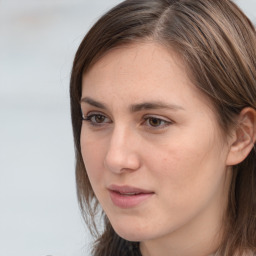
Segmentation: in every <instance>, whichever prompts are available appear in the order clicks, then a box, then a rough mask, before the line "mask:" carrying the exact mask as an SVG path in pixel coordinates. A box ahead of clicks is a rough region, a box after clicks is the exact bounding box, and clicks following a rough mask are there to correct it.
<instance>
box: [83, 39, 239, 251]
mask: <svg viewBox="0 0 256 256" xmlns="http://www.w3.org/2000/svg"><path fill="white" fill-rule="evenodd" d="M81 109H82V113H83V116H84V118H85V119H86V120H85V121H83V124H82V129H81V151H82V156H83V160H84V164H85V167H86V170H87V173H88V176H89V179H90V182H91V185H92V188H93V190H94V193H95V195H96V197H97V199H98V200H99V202H100V204H101V206H102V208H103V210H104V212H105V213H106V215H107V216H108V218H109V220H110V222H111V224H112V226H113V228H114V229H115V231H116V232H117V233H118V234H119V235H120V236H121V237H123V238H125V239H127V240H130V241H140V248H141V252H142V255H143V256H157V255H161V256H169V255H172V256H188V255H189V256H207V255H211V254H212V253H214V252H215V251H216V249H217V247H218V245H219V242H220V240H219V239H220V237H221V225H222V220H223V215H224V212H225V209H226V205H227V197H228V188H229V184H230V178H231V168H230V167H228V165H229V163H228V162H232V161H233V159H232V157H231V156H230V151H231V150H230V149H231V148H232V147H231V145H232V143H233V141H231V139H228V137H226V136H224V135H223V133H222V132H221V129H220V127H219V124H218V122H217V118H216V114H215V113H214V111H213V108H212V106H211V104H210V102H209V100H208V99H207V98H206V97H205V96H204V95H203V94H202V93H200V92H199V90H198V89H196V87H195V86H194V85H193V84H192V83H191V81H190V79H189V78H188V76H187V74H186V72H185V68H184V65H183V64H182V62H181V61H180V59H179V58H178V57H177V56H176V55H175V54H174V53H171V52H170V50H167V49H165V48H164V47H162V46H160V45H158V44H156V43H152V42H151V43H150V42H149V43H136V44H133V45H128V46H123V47H120V48H116V49H114V50H112V51H110V52H109V53H107V54H106V55H105V56H103V57H102V58H101V59H100V60H99V61H97V62H96V64H94V65H93V67H91V69H90V70H89V71H88V72H87V73H86V74H85V75H84V76H83V81H82V100H81ZM234 137H235V136H232V138H233V139H234ZM234 162H235V160H234V161H233V162H232V163H230V164H234ZM113 186H114V187H115V186H118V187H122V186H128V187H132V188H134V187H135V188H139V189H141V190H143V191H144V190H145V191H147V192H146V194H147V195H148V196H146V197H145V198H142V200H141V201H139V203H136V204H135V205H133V202H134V200H133V199H134V198H135V197H137V196H136V195H132V194H126V195H122V196H120V194H119V195H117V197H118V200H117V201H115V200H113V198H112V197H111V195H113V194H111V193H112V192H111V189H112V188H113ZM126 192H127V191H126ZM114 194H115V195H116V193H114ZM135 201H136V200H135ZM120 202H121V203H120ZM123 202H125V203H123ZM136 202H137V201H136ZM120 204H121V205H120Z"/></svg>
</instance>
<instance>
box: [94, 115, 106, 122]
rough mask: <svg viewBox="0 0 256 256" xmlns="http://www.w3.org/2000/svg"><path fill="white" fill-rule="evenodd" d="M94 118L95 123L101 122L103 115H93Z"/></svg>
mask: <svg viewBox="0 0 256 256" xmlns="http://www.w3.org/2000/svg"><path fill="white" fill-rule="evenodd" d="M95 120H96V122H97V123H102V122H103V121H104V116H101V115H97V116H95Z"/></svg>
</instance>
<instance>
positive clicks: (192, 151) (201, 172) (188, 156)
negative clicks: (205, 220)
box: [148, 136, 225, 194]
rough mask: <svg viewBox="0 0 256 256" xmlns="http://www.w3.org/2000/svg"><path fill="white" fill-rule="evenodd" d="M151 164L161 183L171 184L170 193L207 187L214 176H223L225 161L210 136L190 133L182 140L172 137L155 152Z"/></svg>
mask: <svg viewBox="0 0 256 256" xmlns="http://www.w3.org/2000/svg"><path fill="white" fill-rule="evenodd" d="M148 166H151V168H150V169H151V172H152V173H151V174H152V175H154V176H157V179H158V180H159V182H160V183H161V184H163V185H164V184H166V186H167V185H168V186H169V187H170V188H171V189H170V193H172V192H173V191H172V190H175V191H178V192H179V193H184V194H185V193H187V194H189V193H191V191H193V190H198V189H207V186H211V184H214V180H216V181H217V180H218V179H220V177H221V175H223V170H224V169H225V168H224V167H225V161H224V158H223V156H221V148H220V147H219V146H218V145H217V143H213V140H209V136H207V137H206V139H205V140H203V139H202V138H201V140H200V141H199V140H197V139H195V136H189V138H186V139H184V140H181V139H180V140H179V142H175V141H172V143H171V144H169V145H165V146H163V147H162V148H161V149H160V150H158V152H157V153H156V154H152V157H151V158H150V162H148ZM171 191H172V192H171Z"/></svg>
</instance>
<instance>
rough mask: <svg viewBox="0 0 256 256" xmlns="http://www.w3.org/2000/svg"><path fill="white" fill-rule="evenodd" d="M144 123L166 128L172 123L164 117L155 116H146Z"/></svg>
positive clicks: (153, 126) (151, 126)
mask: <svg viewBox="0 0 256 256" xmlns="http://www.w3.org/2000/svg"><path fill="white" fill-rule="evenodd" d="M144 120H145V121H144V124H145V125H146V126H149V127H150V128H164V127H166V126H168V125H170V124H172V122H171V121H169V120H165V119H163V118H159V117H155V116H147V117H144Z"/></svg>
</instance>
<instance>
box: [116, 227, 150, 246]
mask: <svg viewBox="0 0 256 256" xmlns="http://www.w3.org/2000/svg"><path fill="white" fill-rule="evenodd" d="M113 229H114V230H115V232H116V233H117V234H118V235H119V236H120V237H122V238H123V239H125V240H127V241H131V242H139V241H145V240H149V239H151V237H150V231H148V230H146V229H145V228H140V227H139V226H134V225H130V223H129V222H127V225H122V226H120V225H115V224H114V225H113Z"/></svg>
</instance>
